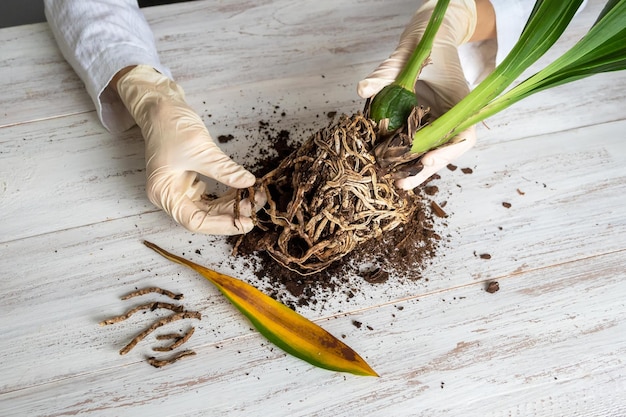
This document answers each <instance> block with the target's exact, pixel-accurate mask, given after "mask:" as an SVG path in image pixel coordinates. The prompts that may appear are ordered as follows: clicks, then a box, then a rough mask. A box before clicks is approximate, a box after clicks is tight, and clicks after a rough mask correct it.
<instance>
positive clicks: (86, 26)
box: [44, 0, 171, 132]
mask: <svg viewBox="0 0 626 417" xmlns="http://www.w3.org/2000/svg"><path fill="white" fill-rule="evenodd" d="M44 4H45V13H46V19H47V20H48V23H49V25H50V28H51V30H52V33H53V35H54V37H55V39H56V41H57V44H58V45H59V48H60V49H61V52H62V53H63V56H64V57H65V59H66V60H67V61H68V62H69V63H70V65H71V66H72V68H74V71H76V73H77V74H78V75H79V77H80V78H81V79H82V80H83V82H84V83H85V86H86V89H87V92H88V93H89V95H90V96H91V98H92V100H93V102H94V104H95V106H96V111H97V113H98V117H99V118H100V121H101V122H102V124H103V125H104V127H105V128H106V129H107V130H109V131H111V132H121V131H124V130H126V129H128V128H130V127H131V126H133V125H134V124H135V121H134V120H133V119H132V117H131V115H130V114H129V113H128V111H127V110H126V108H125V107H124V105H123V104H122V102H121V100H120V99H119V97H118V96H117V94H115V93H114V92H113V91H112V90H111V89H110V88H107V85H108V84H109V82H110V81H111V79H112V78H113V76H114V75H115V74H116V73H117V72H118V71H119V70H121V69H122V68H124V67H127V66H130V65H139V64H144V65H150V66H152V67H154V68H155V69H156V70H157V71H159V72H161V73H162V74H164V75H166V76H168V77H171V74H170V71H169V69H168V68H166V67H164V66H162V65H161V63H160V61H159V57H158V54H157V50H156V45H155V42H154V35H153V34H152V31H151V30H150V27H149V26H148V22H147V21H146V19H145V17H144V15H143V13H142V12H141V11H140V10H139V6H138V5H137V1H136V0H44Z"/></svg>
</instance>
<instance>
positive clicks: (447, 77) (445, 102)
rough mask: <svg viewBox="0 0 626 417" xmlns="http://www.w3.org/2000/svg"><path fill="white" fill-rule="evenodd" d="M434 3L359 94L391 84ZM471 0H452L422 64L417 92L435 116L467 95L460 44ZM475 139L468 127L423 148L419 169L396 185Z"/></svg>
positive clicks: (407, 183) (411, 183)
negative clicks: (438, 144) (427, 60)
mask: <svg viewBox="0 0 626 417" xmlns="http://www.w3.org/2000/svg"><path fill="white" fill-rule="evenodd" d="M435 3H436V1H434V0H430V1H427V2H426V3H425V4H424V5H423V6H422V7H420V8H419V9H418V10H417V12H416V13H415V14H414V15H413V18H412V19H411V21H410V22H409V24H408V25H407V27H406V28H405V30H404V31H403V32H402V35H401V36H400V42H399V43H398V46H397V48H396V50H395V51H394V52H393V53H392V54H391V55H390V57H389V58H388V59H386V60H385V61H384V62H383V63H382V64H380V65H379V66H378V68H376V69H375V70H374V71H373V72H372V73H371V74H370V75H368V76H367V77H366V78H365V79H363V80H362V81H360V82H359V83H358V86H357V93H358V94H359V95H360V96H361V97H363V98H369V97H372V96H373V95H375V94H376V93H378V92H379V91H380V90H381V89H382V88H383V87H385V86H386V85H388V84H391V83H392V82H393V81H394V80H395V78H396V76H397V75H398V74H399V73H400V71H401V70H402V68H403V67H404V65H405V63H406V61H407V60H408V59H409V57H410V56H411V54H412V53H413V50H414V49H415V47H416V46H417V44H418V42H419V40H420V39H421V38H422V35H423V34H424V31H425V30H426V26H427V25H428V20H429V19H430V16H431V15H432V11H433V9H434V7H435ZM476 18H477V16H476V5H475V2H474V0H451V1H450V4H449V6H448V10H447V11H446V15H445V17H444V20H443V22H442V24H441V26H440V28H439V30H438V31H437V35H436V36H435V39H434V42H433V48H432V52H431V55H430V59H431V63H430V64H429V65H427V66H426V67H424V69H423V70H422V72H421V74H420V76H419V79H418V81H417V83H416V84H415V91H416V93H417V97H418V101H419V103H420V104H421V105H424V106H427V107H430V112H431V114H432V115H433V116H434V117H435V118H436V117H439V116H441V115H442V114H443V113H445V112H446V111H447V110H449V109H450V108H452V106H454V105H455V104H456V103H458V102H459V101H460V100H461V99H462V98H463V97H465V96H466V95H467V94H468V93H469V86H468V85H467V82H466V80H465V76H464V74H463V69H462V68H461V62H460V59H459V53H458V47H459V46H460V45H461V44H463V43H466V42H467V41H468V40H469V39H470V38H471V37H472V34H473V33H474V29H475V28H476ZM475 143H476V131H475V129H474V127H471V128H469V129H467V130H465V131H463V132H461V133H460V134H459V135H458V136H456V137H455V138H453V139H452V140H451V141H450V142H448V144H447V145H446V146H443V147H440V148H438V149H435V150H433V151H430V152H427V153H426V154H424V155H423V156H422V158H421V159H420V160H419V161H420V162H421V164H422V165H423V169H422V170H421V171H420V172H419V173H418V174H417V175H414V176H410V177H407V178H403V179H400V180H398V181H397V182H396V185H397V186H398V187H400V188H403V189H405V190H406V189H411V188H414V187H416V186H418V185H420V184H421V183H423V182H424V181H425V180H426V179H428V178H429V177H430V176H431V175H432V174H434V173H435V172H437V171H439V170H440V169H441V168H443V167H444V166H446V165H448V164H449V163H451V162H452V161H453V160H455V159H456V158H458V157H459V156H460V155H462V154H463V153H465V152H466V151H467V150H469V149H470V148H471V147H472V146H474V144H475Z"/></svg>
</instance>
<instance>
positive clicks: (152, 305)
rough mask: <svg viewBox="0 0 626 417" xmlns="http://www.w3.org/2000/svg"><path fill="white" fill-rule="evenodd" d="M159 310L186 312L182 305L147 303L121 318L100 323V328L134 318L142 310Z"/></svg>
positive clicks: (113, 318)
mask: <svg viewBox="0 0 626 417" xmlns="http://www.w3.org/2000/svg"><path fill="white" fill-rule="evenodd" d="M159 308H165V309H168V310H172V311H173V312H175V313H180V312H182V311H183V310H184V308H183V306H181V305H177V304H171V303H158V302H156V303H146V304H142V305H140V306H137V307H135V308H132V309H130V310H128V311H127V312H126V313H125V314H122V315H121V316H117V317H112V318H110V319H106V320H103V321H101V322H100V326H108V325H110V324H115V323H119V322H120V321H124V320H127V319H129V318H130V316H132V315H133V314H135V313H136V312H138V311H141V310H150V311H154V310H156V309H159Z"/></svg>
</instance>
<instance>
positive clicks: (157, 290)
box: [122, 287, 183, 300]
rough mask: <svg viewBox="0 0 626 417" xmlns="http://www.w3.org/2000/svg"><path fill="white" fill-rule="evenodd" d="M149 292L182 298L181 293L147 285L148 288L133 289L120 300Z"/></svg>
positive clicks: (177, 298) (173, 298) (174, 298)
mask: <svg viewBox="0 0 626 417" xmlns="http://www.w3.org/2000/svg"><path fill="white" fill-rule="evenodd" d="M150 293H157V294H161V295H165V296H167V297H169V298H171V299H172V300H182V299H183V295H182V294H176V293H173V292H171V291H168V290H164V289H163V288H158V287H148V288H142V289H140V290H137V291H133V292H131V293H129V294H126V295H125V296H123V297H122V300H128V299H129V298H133V297H139V296H141V295H145V294H150Z"/></svg>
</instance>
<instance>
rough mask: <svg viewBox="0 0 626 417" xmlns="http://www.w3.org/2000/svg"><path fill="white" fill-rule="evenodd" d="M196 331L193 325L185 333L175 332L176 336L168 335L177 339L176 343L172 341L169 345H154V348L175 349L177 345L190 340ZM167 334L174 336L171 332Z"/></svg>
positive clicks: (158, 350)
mask: <svg viewBox="0 0 626 417" xmlns="http://www.w3.org/2000/svg"><path fill="white" fill-rule="evenodd" d="M194 331H195V329H194V328H193V327H191V328H190V329H189V330H188V331H187V332H186V333H185V334H183V335H179V334H174V337H168V339H175V340H174V343H171V344H170V345H167V346H156V347H153V348H152V350H154V351H155V352H171V351H173V350H174V349H176V348H177V347H179V346H181V345H182V344H184V343H186V342H187V341H188V340H189V338H191V336H192V335H193V332H194ZM167 336H172V334H169V335H167ZM157 339H159V336H157ZM161 339H163V338H161Z"/></svg>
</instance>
